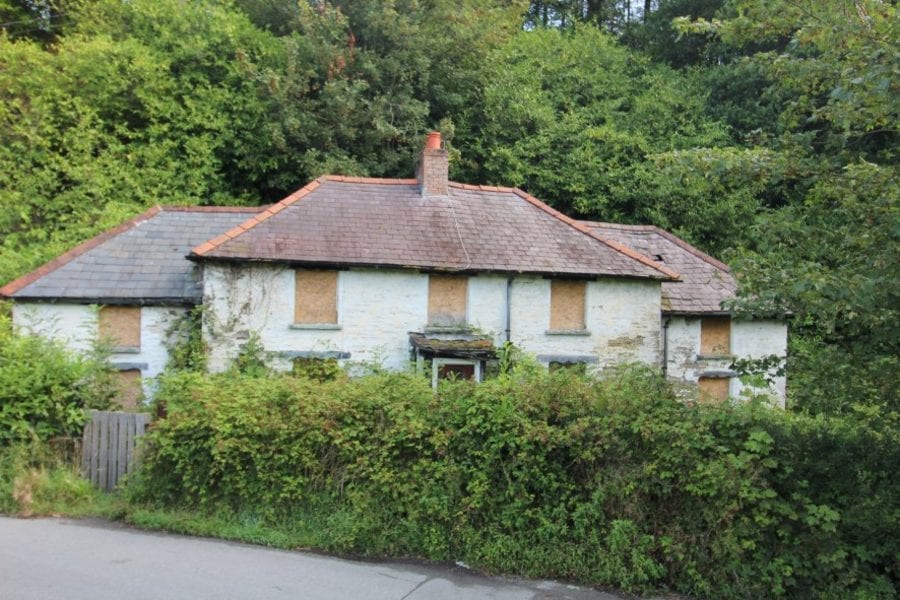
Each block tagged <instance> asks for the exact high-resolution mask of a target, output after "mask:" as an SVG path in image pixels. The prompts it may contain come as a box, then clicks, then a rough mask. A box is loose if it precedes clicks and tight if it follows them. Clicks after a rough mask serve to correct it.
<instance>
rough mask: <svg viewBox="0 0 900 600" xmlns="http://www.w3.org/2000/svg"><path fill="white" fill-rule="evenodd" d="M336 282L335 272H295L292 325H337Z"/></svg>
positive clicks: (304, 270) (305, 270)
mask: <svg viewBox="0 0 900 600" xmlns="http://www.w3.org/2000/svg"><path fill="white" fill-rule="evenodd" d="M337 281H338V273H337V271H318V270H310V269H303V270H298V271H296V274H295V279H294V323H298V324H310V325H313V324H326V323H328V324H334V323H337Z"/></svg>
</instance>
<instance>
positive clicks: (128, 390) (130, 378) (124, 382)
mask: <svg viewBox="0 0 900 600" xmlns="http://www.w3.org/2000/svg"><path fill="white" fill-rule="evenodd" d="M116 379H117V380H118V381H117V382H116V387H117V388H118V389H117V392H118V393H117V394H116V400H117V401H118V403H119V404H120V405H122V408H131V409H134V408H138V406H140V405H141V403H142V401H143V399H144V391H143V389H142V388H141V371H140V369H128V370H126V371H117V372H116Z"/></svg>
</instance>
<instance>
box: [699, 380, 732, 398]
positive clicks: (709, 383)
mask: <svg viewBox="0 0 900 600" xmlns="http://www.w3.org/2000/svg"><path fill="white" fill-rule="evenodd" d="M729 381H731V380H730V379H728V378H727V377H701V378H700V380H699V381H698V382H697V385H698V387H699V388H700V401H701V402H721V401H723V400H725V399H726V398H728V382H729Z"/></svg>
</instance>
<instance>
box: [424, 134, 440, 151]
mask: <svg viewBox="0 0 900 600" xmlns="http://www.w3.org/2000/svg"><path fill="white" fill-rule="evenodd" d="M425 149H426V150H440V149H441V132H440V131H432V132H430V133H429V134H428V137H427V138H425Z"/></svg>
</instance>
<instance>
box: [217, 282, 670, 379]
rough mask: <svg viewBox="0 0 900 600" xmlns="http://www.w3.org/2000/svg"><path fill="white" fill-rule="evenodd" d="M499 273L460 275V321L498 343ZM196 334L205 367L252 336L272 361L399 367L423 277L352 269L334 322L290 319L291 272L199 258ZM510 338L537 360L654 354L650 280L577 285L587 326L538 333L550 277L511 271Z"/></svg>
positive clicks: (424, 286)
mask: <svg viewBox="0 0 900 600" xmlns="http://www.w3.org/2000/svg"><path fill="white" fill-rule="evenodd" d="M506 282H507V279H506V277H505V276H499V275H478V276H473V277H471V278H470V279H469V285H468V303H467V320H468V323H469V325H470V326H472V327H473V329H475V330H476V331H477V332H479V333H482V334H485V335H489V336H491V337H492V338H493V339H494V342H495V344H497V345H499V344H502V343H503V341H504V338H505V331H504V330H505V327H506V316H505V311H506V285H507V283H506ZM204 285H205V288H204V303H205V306H206V319H205V323H204V334H205V336H206V340H207V343H208V345H209V347H210V349H211V356H210V368H211V369H212V370H214V371H220V370H224V369H226V368H227V367H228V365H229V364H231V361H233V359H234V358H235V357H236V356H237V354H238V353H239V351H240V348H241V346H242V345H243V344H245V343H246V342H247V341H248V340H249V339H250V338H251V336H256V337H257V338H258V339H259V341H260V342H261V343H262V345H263V347H264V349H265V350H266V351H267V352H270V353H272V356H273V358H274V359H275V364H276V366H278V367H280V368H287V367H288V366H289V364H290V359H291V358H293V357H296V356H322V357H326V356H333V357H336V358H340V359H341V360H342V361H344V362H350V363H378V364H380V365H382V366H384V367H387V368H403V367H404V366H406V365H407V364H408V361H409V359H410V353H409V340H408V333H409V332H410V331H423V330H424V329H425V328H426V325H427V319H428V275H427V274H424V273H418V272H415V271H404V270H388V269H383V270H367V269H351V270H344V271H341V272H340V276H339V278H338V324H337V325H336V326H333V327H314V326H313V327H307V326H297V325H293V323H292V320H293V314H294V306H293V299H294V290H293V285H294V275H293V271H292V270H291V269H287V268H283V267H273V266H265V265H255V266H251V267H235V266H227V265H207V266H206V271H205V274H204ZM511 304H512V314H511V318H510V324H511V330H512V341H513V343H515V344H517V345H518V346H520V347H521V348H522V349H523V350H525V351H526V352H528V353H531V354H533V355H536V356H537V357H538V358H539V359H540V360H543V361H544V362H551V361H553V360H557V359H558V358H563V359H569V360H580V359H590V362H593V363H594V364H597V365H599V366H600V367H603V366H607V365H610V364H614V363H619V362H631V361H638V362H645V363H648V364H653V365H658V364H659V361H660V347H659V340H660V321H659V314H660V286H659V283H658V282H651V281H639V280H614V279H601V280H598V281H591V282H589V283H588V285H587V290H586V320H587V331H586V332H583V333H582V334H563V335H559V334H557V335H551V334H548V333H547V329H548V327H549V317H550V280H549V279H543V278H540V277H516V278H515V279H514V281H513V285H512V303H511Z"/></svg>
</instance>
